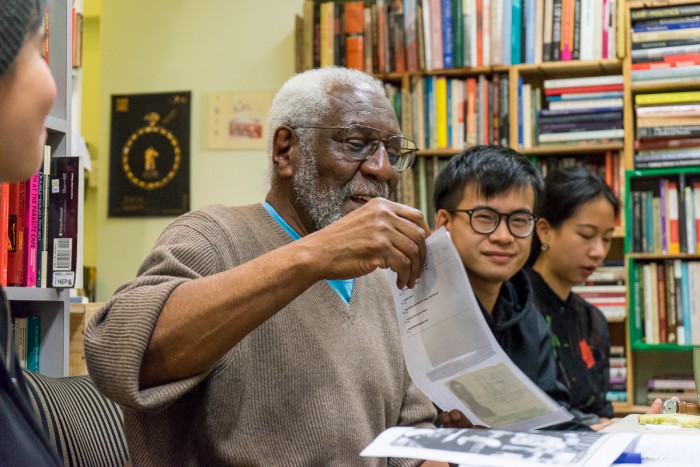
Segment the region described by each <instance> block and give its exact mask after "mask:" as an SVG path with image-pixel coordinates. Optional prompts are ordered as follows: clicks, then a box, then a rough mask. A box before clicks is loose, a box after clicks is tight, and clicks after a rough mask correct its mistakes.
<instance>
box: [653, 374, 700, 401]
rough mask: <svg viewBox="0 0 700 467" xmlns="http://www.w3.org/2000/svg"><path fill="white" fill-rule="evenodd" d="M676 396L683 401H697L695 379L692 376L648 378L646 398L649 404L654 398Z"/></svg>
mask: <svg viewBox="0 0 700 467" xmlns="http://www.w3.org/2000/svg"><path fill="white" fill-rule="evenodd" d="M672 397H677V398H678V399H679V400H681V401H685V402H697V400H698V396H697V393H696V392H695V381H694V380H693V377H692V376H683V375H663V376H657V377H655V378H652V379H650V380H649V383H648V385H647V400H648V403H649V404H651V403H652V402H654V399H656V398H660V399H663V400H666V399H670V398H672Z"/></svg>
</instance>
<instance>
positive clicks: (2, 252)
mask: <svg viewBox="0 0 700 467" xmlns="http://www.w3.org/2000/svg"><path fill="white" fill-rule="evenodd" d="M9 214H10V184H9V183H7V182H4V183H0V239H3V242H4V246H3V247H2V248H0V286H3V287H5V286H7V246H8V241H9V238H8V230H7V229H8V222H9V219H8V216H9Z"/></svg>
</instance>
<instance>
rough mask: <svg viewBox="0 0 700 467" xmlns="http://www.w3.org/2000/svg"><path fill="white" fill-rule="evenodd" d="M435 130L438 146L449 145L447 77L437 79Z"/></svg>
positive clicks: (444, 146)
mask: <svg viewBox="0 0 700 467" xmlns="http://www.w3.org/2000/svg"><path fill="white" fill-rule="evenodd" d="M435 132H436V133H437V147H438V148H446V147H447V78H445V77H444V76H438V77H437V78H436V79H435Z"/></svg>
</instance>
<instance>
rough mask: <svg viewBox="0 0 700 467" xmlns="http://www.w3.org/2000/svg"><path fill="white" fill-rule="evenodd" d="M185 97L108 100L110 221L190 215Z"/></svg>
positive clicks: (187, 104) (176, 94)
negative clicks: (122, 218) (110, 121)
mask: <svg viewBox="0 0 700 467" xmlns="http://www.w3.org/2000/svg"><path fill="white" fill-rule="evenodd" d="M190 104H191V95H190V92H188V91H185V92H170V93H156V94H132V95H114V96H112V127H111V136H110V164H109V165H110V171H109V217H148V216H178V215H180V214H184V213H186V212H187V211H189V209H190Z"/></svg>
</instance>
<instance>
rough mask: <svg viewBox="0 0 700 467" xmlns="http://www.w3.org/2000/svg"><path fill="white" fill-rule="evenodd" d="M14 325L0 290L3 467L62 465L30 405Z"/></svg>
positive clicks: (0, 463)
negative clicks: (16, 346)
mask: <svg viewBox="0 0 700 467" xmlns="http://www.w3.org/2000/svg"><path fill="white" fill-rule="evenodd" d="M11 322H12V321H11V316H10V308H9V304H8V302H7V298H6V297H5V291H4V290H3V289H2V288H1V287H0V432H1V433H2V434H1V435H0V466H3V467H4V466H6V465H7V466H10V465H41V466H57V465H63V463H62V462H61V461H60V460H59V458H58V457H57V454H56V452H55V450H54V448H53V446H52V445H51V443H50V442H49V440H48V439H47V437H46V435H45V433H44V432H43V431H42V429H41V428H40V427H39V425H38V424H37V422H36V419H35V417H36V415H35V414H34V411H33V410H32V408H31V406H30V403H29V398H28V396H27V388H26V386H25V382H24V378H23V377H22V371H21V369H20V366H19V363H18V360H17V355H16V352H15V346H14V342H13V339H12V328H11Z"/></svg>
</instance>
